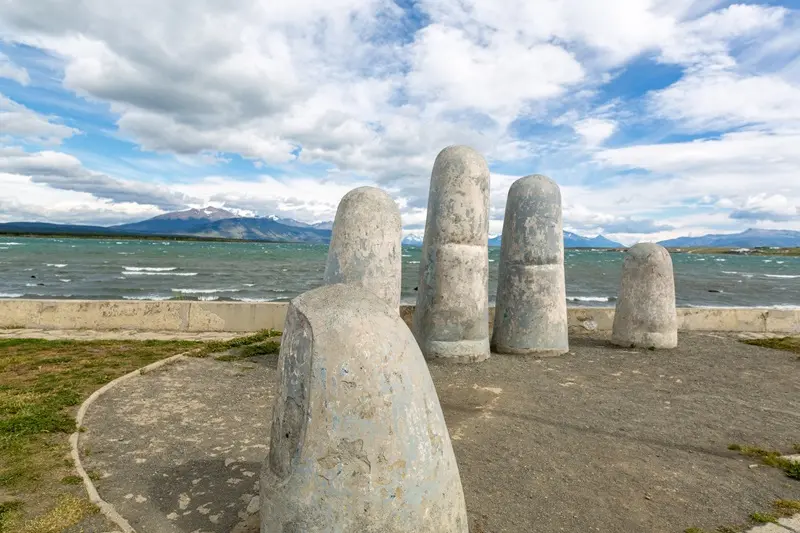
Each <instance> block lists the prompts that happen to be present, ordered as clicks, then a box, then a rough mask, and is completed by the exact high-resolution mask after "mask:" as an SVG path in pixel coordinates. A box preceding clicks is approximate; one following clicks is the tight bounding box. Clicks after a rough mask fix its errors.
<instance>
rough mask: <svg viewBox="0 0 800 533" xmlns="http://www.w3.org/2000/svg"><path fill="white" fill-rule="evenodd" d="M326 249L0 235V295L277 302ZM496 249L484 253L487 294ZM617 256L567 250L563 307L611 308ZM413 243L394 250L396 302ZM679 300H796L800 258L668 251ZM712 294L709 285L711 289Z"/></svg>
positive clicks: (406, 280) (408, 285) (413, 263)
mask: <svg viewBox="0 0 800 533" xmlns="http://www.w3.org/2000/svg"><path fill="white" fill-rule="evenodd" d="M326 254H327V246H324V245H312V244H269V243H247V242H189V241H147V240H114V239H106V240H93V239H69V238H55V239H44V238H41V239H39V238H17V237H15V238H4V237H0V298H86V299H130V300H167V299H193V300H230V301H280V300H288V299H290V298H292V297H294V296H296V295H297V294H300V293H302V292H304V291H306V290H308V289H311V288H313V287H317V286H319V285H321V284H322V275H323V272H324V268H325V257H326ZM499 256H500V249H499V248H490V251H489V261H490V263H489V266H490V280H489V294H490V297H491V298H492V299H493V298H494V294H495V288H496V284H497V265H498V261H499ZM622 258H623V255H622V254H621V253H618V252H604V251H589V250H586V251H583V250H580V251H579V250H567V252H566V256H565V264H566V275H567V295H568V298H569V303H570V304H571V305H595V306H610V305H613V301H614V297H615V296H616V294H617V290H618V284H619V276H620V268H621V265H622ZM419 260H420V249H419V248H411V247H408V248H404V249H403V299H404V301H406V302H409V303H413V302H414V299H415V297H416V293H415V291H414V288H415V287H416V286H417V276H418V271H419ZM673 262H674V265H675V278H676V280H675V281H676V290H677V301H678V305H679V306H754V307H755V306H758V307H760V306H800V257H777V256H776V257H755V256H752V257H750V256H738V255H696V254H695V255H693V254H675V255H673ZM710 291H718V292H710Z"/></svg>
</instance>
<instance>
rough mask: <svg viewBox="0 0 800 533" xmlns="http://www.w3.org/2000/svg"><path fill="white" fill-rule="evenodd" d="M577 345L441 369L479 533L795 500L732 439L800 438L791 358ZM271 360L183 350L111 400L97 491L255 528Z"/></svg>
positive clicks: (691, 523) (98, 432)
mask: <svg viewBox="0 0 800 533" xmlns="http://www.w3.org/2000/svg"><path fill="white" fill-rule="evenodd" d="M570 342H571V352H570V353H569V354H565V355H564V356H562V357H560V358H554V359H536V358H530V357H515V356H500V355H494V356H493V357H492V358H490V359H489V360H487V361H485V362H483V363H480V364H475V365H451V364H439V363H434V364H431V365H430V369H431V374H432V376H433V379H434V382H435V384H436V387H437V392H438V394H439V397H440V400H441V404H442V408H443V410H444V414H445V418H446V420H447V424H448V427H449V429H450V433H451V436H452V438H453V448H454V451H455V454H456V459H457V461H458V463H459V468H460V471H461V476H462V482H463V485H464V491H465V497H466V503H467V510H468V513H469V517H470V525H471V531H473V533H477V532H481V533H501V532H522V531H537V532H545V533H549V532H553V533H555V532H560V531H614V532H631V533H634V532H635V533H639V532H641V531H647V532H656V533H658V532H665V533H666V532H670V533H672V532H682V531H684V530H685V529H686V528H689V527H700V528H704V529H706V530H708V531H714V530H715V528H716V527H718V526H722V525H728V524H742V523H746V522H747V516H748V515H749V514H750V513H752V512H756V511H760V512H769V511H770V508H771V504H772V502H773V501H775V500H777V499H795V500H797V499H800V482H797V481H794V480H791V479H789V478H787V477H786V476H785V475H783V473H782V472H781V471H779V470H777V469H774V468H769V467H766V466H761V465H759V466H757V467H755V468H751V465H752V464H753V463H754V461H753V460H752V459H750V458H747V457H743V456H741V455H739V454H738V453H736V452H733V451H729V450H728V449H727V446H728V444H731V443H737V444H742V445H752V446H761V447H764V448H771V449H780V450H783V451H786V452H789V451H790V450H791V445H792V444H794V443H798V442H800V429H798V428H800V380H798V379H797V376H798V375H799V374H800V361H798V360H797V358H796V356H795V355H793V354H789V353H787V352H780V351H774V350H769V349H764V348H758V347H754V346H748V345H745V344H742V343H739V342H738V341H737V340H736V338H735V337H734V336H731V335H726V334H699V333H683V334H681V338H680V344H679V347H678V348H677V349H676V350H672V351H669V352H661V351H648V350H619V349H616V348H613V347H611V346H610V345H609V343H608V340H607V336H604V335H603V334H599V333H593V334H591V336H589V335H578V336H575V335H573V336H572V337H571V339H570ZM276 360H277V359H276V357H275V356H271V357H266V358H256V359H253V360H248V361H244V362H221V361H215V360H212V359H188V360H186V361H182V362H179V363H177V364H175V365H172V366H168V367H164V368H162V369H160V370H157V371H154V372H151V373H148V374H145V375H143V376H140V377H137V378H135V379H132V380H129V381H127V382H124V383H121V384H120V385H119V386H118V387H115V388H114V389H112V390H111V391H109V392H108V393H107V394H106V395H104V396H102V397H101V398H99V399H98V400H97V402H95V404H93V405H92V407H91V408H90V409H89V411H88V412H87V415H86V418H85V420H84V426H85V427H86V428H87V430H86V432H84V433H81V436H80V448H81V450H82V459H83V462H84V466H85V468H86V469H87V471H90V472H95V473H97V474H99V475H100V476H101V479H99V480H98V481H97V482H96V484H97V488H98V490H99V492H100V494H101V496H102V497H103V498H104V499H105V500H106V501H108V502H109V503H111V504H113V505H114V506H116V508H117V510H118V511H119V513H120V514H121V515H122V516H124V517H125V518H126V519H128V520H129V521H130V523H131V525H133V527H134V528H136V530H137V531H138V532H139V533H161V532H163V533H202V532H209V533H212V532H213V533H222V532H224V533H228V532H230V531H235V532H236V533H255V532H256V531H258V519H257V512H258V500H257V478H258V472H259V469H260V467H261V461H262V460H263V458H264V457H265V456H266V454H267V444H268V435H269V424H270V421H271V414H270V410H271V406H272V395H273V394H274V391H275V381H276V372H275V364H276ZM791 520H795V522H791ZM796 520H797V518H796V517H795V518H794V519H785V520H784V522H785V523H782V524H781V525H780V526H778V525H775V527H779V530H776V531H780V533H787V531H791V528H792V527H793V526H792V525H791V524H796ZM787 524H789V525H787Z"/></svg>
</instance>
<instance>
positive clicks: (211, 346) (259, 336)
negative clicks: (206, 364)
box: [198, 329, 281, 356]
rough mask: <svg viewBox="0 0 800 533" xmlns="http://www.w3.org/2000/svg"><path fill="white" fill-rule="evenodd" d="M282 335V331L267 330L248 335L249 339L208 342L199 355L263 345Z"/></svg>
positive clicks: (238, 338) (240, 338)
mask: <svg viewBox="0 0 800 533" xmlns="http://www.w3.org/2000/svg"><path fill="white" fill-rule="evenodd" d="M280 334H281V332H280V331H275V330H274V329H267V330H264V331H260V332H258V333H255V334H253V335H248V336H247V337H237V338H235V339H231V340H229V341H212V342H208V343H206V345H205V350H203V351H202V352H201V353H199V354H198V355H200V356H205V355H208V354H211V353H216V352H224V351H226V350H231V349H233V348H241V347H243V346H250V345H253V344H258V343H262V342H265V341H268V340H269V339H272V338H274V337H278V336H280Z"/></svg>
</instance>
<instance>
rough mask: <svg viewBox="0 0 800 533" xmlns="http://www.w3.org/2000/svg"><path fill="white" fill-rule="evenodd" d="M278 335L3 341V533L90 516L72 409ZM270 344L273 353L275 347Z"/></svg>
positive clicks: (56, 527) (30, 532)
mask: <svg viewBox="0 0 800 533" xmlns="http://www.w3.org/2000/svg"><path fill="white" fill-rule="evenodd" d="M276 335H279V333H277V332H274V331H265V332H261V333H258V334H255V335H251V336H249V337H243V338H238V339H233V340H230V341H226V342H212V343H203V342H196V341H127V340H126V341H48V340H43V339H0V494H4V493H7V494H10V495H13V496H14V497H15V500H18V501H15V502H14V503H13V505H12V504H9V503H3V504H0V533H5V532H11V531H13V532H14V533H47V532H50V531H53V532H56V531H61V530H62V529H64V528H65V527H69V525H72V524H77V523H79V522H80V520H81V519H82V518H81V517H85V516H87V515H88V514H90V513H91V512H94V506H93V505H91V503H90V502H89V501H88V499H86V498H85V496H84V494H83V487H82V482H81V480H80V478H79V477H78V476H75V475H74V474H75V472H74V470H73V466H72V462H71V461H70V460H69V459H68V456H69V443H68V440H67V439H68V434H70V433H72V432H73V431H75V430H76V428H75V421H74V413H75V411H76V409H77V406H78V405H80V403H81V402H83V400H84V399H85V398H87V397H88V396H89V395H90V394H91V393H92V392H94V391H95V390H97V389H98V388H100V387H102V386H103V385H105V384H106V383H108V382H109V381H111V380H113V379H116V378H118V377H120V376H122V375H124V374H127V373H128V372H131V371H133V370H136V369H137V368H141V367H143V366H145V365H148V364H150V363H153V362H155V361H158V360H161V359H165V358H167V357H170V356H172V355H175V354H179V353H186V352H191V353H192V354H193V355H197V356H206V355H208V354H211V353H215V352H218V351H224V350H227V349H231V348H242V349H248V348H250V345H252V344H253V343H256V342H264V341H266V340H267V339H270V338H272V337H275V336H276ZM267 344H270V348H269V349H270V350H271V349H274V347H272V346H271V345H273V344H277V343H276V342H274V341H273V342H272V343H267ZM266 349H267V348H258V349H256V350H254V351H258V350H266ZM89 476H90V477H94V478H97V477H98V476H99V474H97V473H94V472H91V473H90V474H89Z"/></svg>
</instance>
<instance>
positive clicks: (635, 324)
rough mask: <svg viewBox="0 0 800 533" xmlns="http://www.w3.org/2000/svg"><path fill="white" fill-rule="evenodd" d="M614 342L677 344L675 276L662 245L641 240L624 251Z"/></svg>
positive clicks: (641, 345) (670, 259)
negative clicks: (641, 241)
mask: <svg viewBox="0 0 800 533" xmlns="http://www.w3.org/2000/svg"><path fill="white" fill-rule="evenodd" d="M611 342H613V343H614V344H617V345H619V346H631V347H633V346H637V347H643V348H674V347H675V346H677V345H678V318H677V313H676V311H675V276H674V275H673V272H672V258H671V257H670V255H669V252H668V251H667V250H666V248H664V247H663V246H660V245H658V244H654V243H639V244H637V245H635V246H632V247H631V248H630V249H629V250H628V252H627V253H626V254H625V261H624V262H623V264H622V281H621V282H620V288H619V297H618V298H617V307H616V311H615V313H614V325H613V327H612V333H611Z"/></svg>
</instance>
